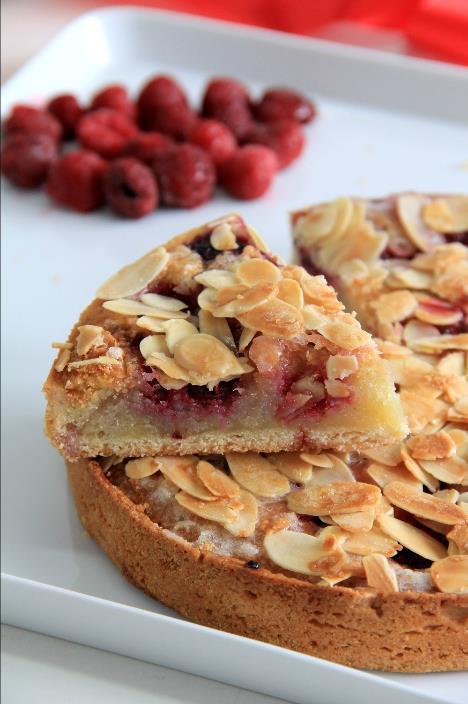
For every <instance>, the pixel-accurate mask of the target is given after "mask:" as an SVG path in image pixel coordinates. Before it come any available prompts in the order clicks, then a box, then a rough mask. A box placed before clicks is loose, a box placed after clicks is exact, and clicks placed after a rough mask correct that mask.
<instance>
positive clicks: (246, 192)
mask: <svg viewBox="0 0 468 704" xmlns="http://www.w3.org/2000/svg"><path fill="white" fill-rule="evenodd" d="M277 170H278V161H277V158H276V155H275V153H274V152H273V151H272V150H271V149H268V147H263V146H261V145H257V144H248V145H246V146H245V147H240V149H238V150H237V151H236V152H235V153H234V154H233V155H232V156H231V158H230V159H228V160H227V161H226V162H225V163H224V164H223V166H222V167H221V184H222V185H223V186H224V188H225V189H226V190H227V192H228V193H229V194H230V195H231V196H234V197H235V198H241V199H242V200H253V199H254V198H260V196H262V195H263V194H264V193H265V192H266V191H267V190H268V189H269V187H270V185H271V183H272V181H273V178H274V176H275V174H276V171H277Z"/></svg>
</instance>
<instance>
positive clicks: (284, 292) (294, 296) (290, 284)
mask: <svg viewBox="0 0 468 704" xmlns="http://www.w3.org/2000/svg"><path fill="white" fill-rule="evenodd" d="M278 298H280V299H281V300H282V301H284V302H285V303H289V305H290V306H294V308H303V307H304V294H303V292H302V288H301V286H300V284H299V283H298V282H297V281H294V279H282V280H281V281H279V282H278Z"/></svg>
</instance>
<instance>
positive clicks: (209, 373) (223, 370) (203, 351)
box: [174, 333, 242, 379]
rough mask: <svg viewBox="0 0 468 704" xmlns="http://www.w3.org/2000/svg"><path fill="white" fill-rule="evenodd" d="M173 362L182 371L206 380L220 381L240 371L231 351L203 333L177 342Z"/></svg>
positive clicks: (214, 338)
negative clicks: (192, 373) (185, 370)
mask: <svg viewBox="0 0 468 704" xmlns="http://www.w3.org/2000/svg"><path fill="white" fill-rule="evenodd" d="M174 360H175V361H176V363H177V364H178V365H179V366H181V367H182V368H183V369H187V370H188V371H190V372H194V373H196V374H199V375H201V376H203V377H206V378H207V379H217V378H219V379H222V378H224V377H225V376H226V375H228V374H232V373H236V372H237V370H238V369H239V370H240V364H239V362H238V360H237V358H236V356H235V355H234V354H233V353H232V352H231V350H229V349H228V348H227V347H226V345H224V344H223V343H222V342H221V341H220V340H218V339H217V338H216V337H213V336H212V335H206V334H204V333H203V334H202V333H200V334H199V335H193V336H192V337H185V338H183V339H182V340H179V342H177V343H176V345H175V346H174ZM239 373H242V371H239Z"/></svg>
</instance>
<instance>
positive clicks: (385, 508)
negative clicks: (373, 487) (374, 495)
mask: <svg viewBox="0 0 468 704" xmlns="http://www.w3.org/2000/svg"><path fill="white" fill-rule="evenodd" d="M381 513H383V514H385V515H386V516H393V514H394V510H393V506H392V505H391V503H390V501H388V499H386V498H385V496H383V495H382V496H381V497H380V501H379V503H378V504H377V506H376V508H375V515H376V516H378V515H379V514H381Z"/></svg>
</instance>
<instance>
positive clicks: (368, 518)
mask: <svg viewBox="0 0 468 704" xmlns="http://www.w3.org/2000/svg"><path fill="white" fill-rule="evenodd" d="M331 518H332V519H333V520H334V521H335V523H336V524H337V525H339V526H340V528H343V530H347V531H349V532H350V533H367V531H369V530H371V528H372V526H373V525H374V518H375V511H374V509H370V510H369V511H357V512H356V513H342V514H336V513H333V514H332V515H331Z"/></svg>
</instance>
